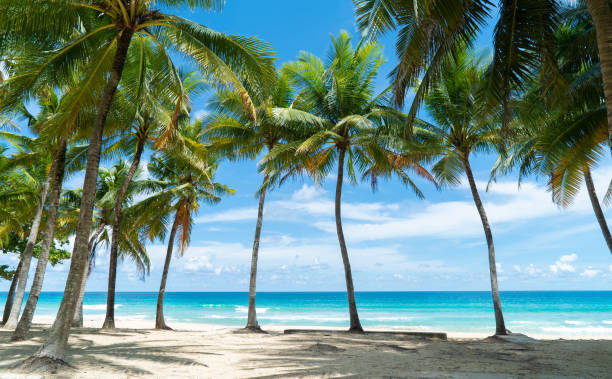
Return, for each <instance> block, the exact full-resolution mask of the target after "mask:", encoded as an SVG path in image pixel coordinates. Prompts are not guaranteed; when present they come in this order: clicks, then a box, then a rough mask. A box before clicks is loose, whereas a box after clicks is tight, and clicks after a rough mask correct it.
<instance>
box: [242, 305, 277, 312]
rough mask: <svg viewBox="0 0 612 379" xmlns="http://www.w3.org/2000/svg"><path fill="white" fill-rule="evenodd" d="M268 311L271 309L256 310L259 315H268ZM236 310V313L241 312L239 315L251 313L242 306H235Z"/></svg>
mask: <svg viewBox="0 0 612 379" xmlns="http://www.w3.org/2000/svg"><path fill="white" fill-rule="evenodd" d="M268 309H269V308H259V307H257V308H255V310H256V311H257V313H266V312H267V311H268ZM234 310H235V311H236V312H239V313H248V312H249V308H248V307H244V306H242V305H237V306H235V307H234Z"/></svg>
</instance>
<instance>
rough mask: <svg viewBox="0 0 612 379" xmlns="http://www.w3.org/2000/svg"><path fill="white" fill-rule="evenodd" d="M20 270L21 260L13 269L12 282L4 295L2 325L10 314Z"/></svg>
mask: <svg viewBox="0 0 612 379" xmlns="http://www.w3.org/2000/svg"><path fill="white" fill-rule="evenodd" d="M20 270H21V260H19V264H18V265H17V268H16V269H15V275H13V280H11V286H10V287H9V291H8V293H7V294H6V302H5V303H4V313H3V314H2V322H1V324H2V325H4V324H6V320H8V318H9V315H10V314H11V307H12V306H13V299H14V298H15V287H17V281H18V279H19V271H20Z"/></svg>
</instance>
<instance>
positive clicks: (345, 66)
mask: <svg viewBox="0 0 612 379" xmlns="http://www.w3.org/2000/svg"><path fill="white" fill-rule="evenodd" d="M383 63H384V58H383V55H382V46H380V45H378V44H376V43H372V42H369V43H364V42H363V41H362V42H360V43H359V45H358V46H357V47H353V45H352V42H351V38H350V36H349V35H348V33H346V32H342V33H341V34H340V35H339V36H338V37H337V38H336V37H334V38H332V47H331V49H330V52H329V53H328V57H327V60H326V62H323V61H322V60H321V59H320V58H318V57H315V56H313V55H311V54H309V53H305V52H304V53H302V54H301V55H300V56H299V58H298V60H297V61H296V62H293V63H289V64H286V65H285V66H283V73H284V74H285V75H287V76H288V77H289V78H290V79H291V81H292V83H294V85H295V87H296V90H297V95H296V98H295V101H294V102H293V104H292V108H293V109H295V110H297V111H295V110H292V109H276V110H275V113H276V114H277V115H278V117H282V118H283V119H285V120H287V123H288V125H289V127H290V128H289V129H290V130H291V132H292V136H291V137H290V138H289V141H288V142H287V143H286V144H283V145H281V146H279V147H278V148H277V149H274V150H273V151H272V154H270V156H269V157H267V158H265V159H264V163H265V165H266V166H267V168H266V170H268V171H270V170H274V171H283V170H284V171H289V172H290V173H292V172H293V173H301V172H303V173H307V174H309V175H311V176H313V177H314V178H315V180H319V179H320V178H324V177H326V176H327V175H328V174H329V173H330V172H331V170H332V169H333V167H334V164H335V162H336V161H337V159H338V157H339V154H340V153H341V152H343V153H342V154H346V157H347V173H348V175H349V179H350V180H351V181H352V182H357V181H358V175H357V173H358V172H362V173H364V174H367V173H372V168H373V167H375V168H376V171H377V172H378V173H379V174H381V173H383V172H391V171H394V172H395V173H397V174H399V176H400V177H401V178H402V180H404V182H405V183H406V184H407V185H409V186H410V187H411V188H412V189H413V190H414V191H415V193H416V194H417V195H419V196H421V195H422V194H421V192H420V191H419V189H418V188H417V186H416V185H415V184H414V183H413V182H412V180H411V179H410V178H409V177H408V176H407V174H406V172H404V170H405V169H409V170H413V171H414V172H416V173H417V174H418V175H421V176H423V177H425V178H426V179H432V178H431V176H430V175H428V173H427V172H426V170H424V169H423V170H421V168H422V167H420V165H419V164H418V163H416V160H412V161H411V162H412V163H414V164H408V163H407V164H405V165H398V164H397V161H396V160H395V159H394V155H395V154H396V153H397V151H395V148H396V147H397V144H396V143H395V142H394V140H396V139H399V138H401V135H402V133H403V132H404V131H405V130H404V127H405V125H406V120H407V119H406V115H405V114H404V113H402V112H399V111H396V110H395V109H393V108H392V107H391V104H392V100H393V97H392V93H391V89H390V88H386V89H385V90H383V91H382V92H380V93H376V88H375V87H376V86H375V79H376V76H377V74H378V70H379V68H380V66H381V65H382V64H383ZM308 113H309V114H308ZM400 166H401V167H400Z"/></svg>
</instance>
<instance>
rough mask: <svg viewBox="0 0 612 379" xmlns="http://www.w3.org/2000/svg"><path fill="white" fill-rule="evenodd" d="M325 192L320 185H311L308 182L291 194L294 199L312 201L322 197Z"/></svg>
mask: <svg viewBox="0 0 612 379" xmlns="http://www.w3.org/2000/svg"><path fill="white" fill-rule="evenodd" d="M323 194H325V190H324V189H323V188H321V187H320V186H309V185H308V184H304V185H302V188H300V189H299V190H297V191H295V192H294V193H293V194H292V195H291V200H294V201H310V200H313V199H314V198H316V197H320V196H321V195H323Z"/></svg>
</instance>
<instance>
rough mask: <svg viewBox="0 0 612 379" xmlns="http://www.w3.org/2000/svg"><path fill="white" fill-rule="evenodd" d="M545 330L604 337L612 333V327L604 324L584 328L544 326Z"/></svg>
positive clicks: (564, 333)
mask: <svg viewBox="0 0 612 379" xmlns="http://www.w3.org/2000/svg"><path fill="white" fill-rule="evenodd" d="M541 329H542V330H543V331H545V332H554V333H556V334H560V335H566V334H567V335H573V334H583V335H585V336H594V337H599V338H604V337H607V336H611V335H612V328H606V327H603V326H585V327H583V328H570V327H567V326H555V327H542V328H541Z"/></svg>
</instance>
